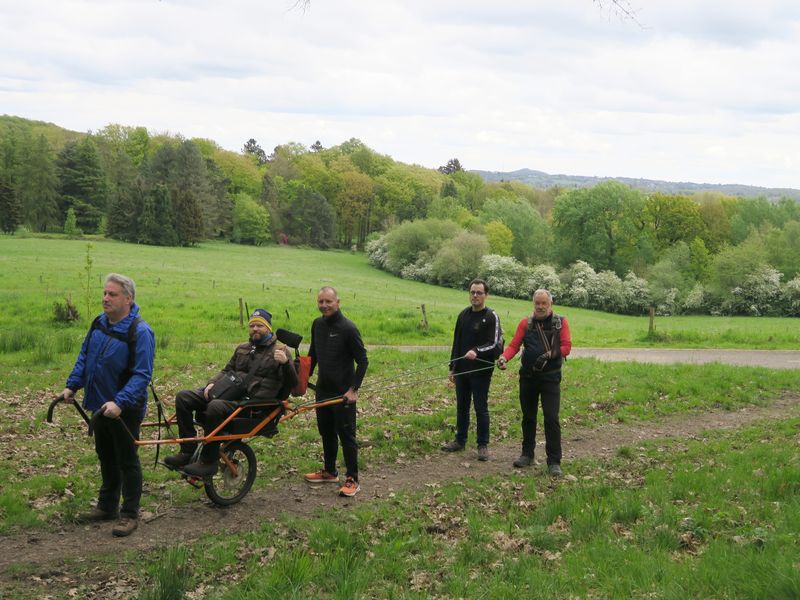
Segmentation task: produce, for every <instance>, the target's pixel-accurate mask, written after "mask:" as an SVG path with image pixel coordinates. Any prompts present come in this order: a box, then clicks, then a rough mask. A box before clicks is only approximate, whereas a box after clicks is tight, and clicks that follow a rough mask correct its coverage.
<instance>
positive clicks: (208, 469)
mask: <svg viewBox="0 0 800 600" xmlns="http://www.w3.org/2000/svg"><path fill="white" fill-rule="evenodd" d="M217 468H218V464H217V461H216V460H215V461H214V462H210V463H207V462H203V461H201V460H200V461H197V462H193V463H192V464H190V465H186V466H185V467H184V468H183V472H184V473H186V474H187V475H193V476H194V477H211V476H212V475H214V474H215V473H216V472H217Z"/></svg>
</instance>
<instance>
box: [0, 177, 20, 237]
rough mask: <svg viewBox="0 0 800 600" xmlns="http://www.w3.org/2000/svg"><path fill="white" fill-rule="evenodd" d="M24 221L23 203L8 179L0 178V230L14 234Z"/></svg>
mask: <svg viewBox="0 0 800 600" xmlns="http://www.w3.org/2000/svg"><path fill="white" fill-rule="evenodd" d="M21 223H22V205H21V204H20V201H19V198H17V195H16V194H15V193H14V188H12V187H11V186H10V185H9V184H8V183H7V182H6V181H3V180H2V179H0V230H2V231H3V233H10V234H12V235H13V234H14V232H15V231H16V230H17V227H19V226H20V224H21Z"/></svg>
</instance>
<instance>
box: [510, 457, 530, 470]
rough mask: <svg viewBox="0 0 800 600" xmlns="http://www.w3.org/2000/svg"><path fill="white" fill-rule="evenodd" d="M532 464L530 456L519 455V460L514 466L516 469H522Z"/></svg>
mask: <svg viewBox="0 0 800 600" xmlns="http://www.w3.org/2000/svg"><path fill="white" fill-rule="evenodd" d="M532 462H533V457H532V456H528V455H527V454H520V456H519V458H518V459H517V460H515V461H514V466H515V467H517V468H518V469H521V468H522V467H529V466H531V463H532Z"/></svg>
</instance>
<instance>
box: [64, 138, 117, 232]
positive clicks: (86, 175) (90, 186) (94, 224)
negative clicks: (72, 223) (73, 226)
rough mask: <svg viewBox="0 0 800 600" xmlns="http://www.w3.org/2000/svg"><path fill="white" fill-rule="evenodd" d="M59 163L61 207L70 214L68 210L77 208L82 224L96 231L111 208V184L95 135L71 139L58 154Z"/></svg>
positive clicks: (80, 223)
mask: <svg viewBox="0 0 800 600" xmlns="http://www.w3.org/2000/svg"><path fill="white" fill-rule="evenodd" d="M56 165H57V168H58V179H59V196H60V207H59V208H60V210H61V211H62V213H63V214H64V215H66V212H67V209H69V208H70V207H72V208H74V209H75V214H76V216H77V218H78V226H79V227H81V228H82V229H83V230H84V231H88V232H96V231H97V228H98V226H99V224H100V220H101V219H102V217H103V215H104V214H105V213H106V210H107V208H108V186H107V183H106V175H105V171H104V170H103V167H102V165H101V164H100V155H99V153H98V151H97V146H96V145H95V143H94V141H93V140H92V138H91V137H86V138H84V139H83V140H81V141H79V142H75V141H72V142H67V143H66V144H65V145H64V148H62V150H61V152H59V154H58V159H57V161H56Z"/></svg>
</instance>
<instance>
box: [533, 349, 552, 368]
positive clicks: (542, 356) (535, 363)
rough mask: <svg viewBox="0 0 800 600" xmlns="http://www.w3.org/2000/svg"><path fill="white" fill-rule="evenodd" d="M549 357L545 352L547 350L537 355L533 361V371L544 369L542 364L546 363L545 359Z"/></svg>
mask: <svg viewBox="0 0 800 600" xmlns="http://www.w3.org/2000/svg"><path fill="white" fill-rule="evenodd" d="M549 359H550V354H549V353H547V352H545V353H544V354H540V355H539V356H537V357H536V360H534V361H533V370H534V371H542V370H544V366H545V365H546V364H547V361H548V360H549Z"/></svg>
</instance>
